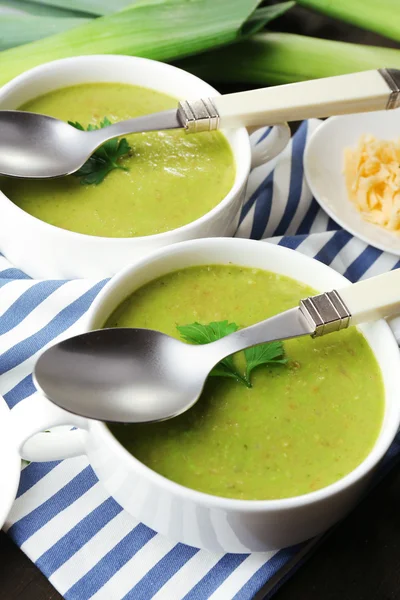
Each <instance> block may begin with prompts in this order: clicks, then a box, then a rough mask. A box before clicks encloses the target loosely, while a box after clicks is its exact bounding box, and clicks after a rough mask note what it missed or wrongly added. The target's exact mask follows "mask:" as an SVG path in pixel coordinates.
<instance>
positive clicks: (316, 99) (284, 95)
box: [203, 69, 400, 128]
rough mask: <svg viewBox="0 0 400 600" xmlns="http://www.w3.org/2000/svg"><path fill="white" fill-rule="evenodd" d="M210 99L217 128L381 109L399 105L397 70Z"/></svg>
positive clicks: (399, 91)
mask: <svg viewBox="0 0 400 600" xmlns="http://www.w3.org/2000/svg"><path fill="white" fill-rule="evenodd" d="M204 102H205V104H206V105H207V100H205V101H204ZM211 102H212V105H213V106H214V107H215V108H216V110H217V113H218V116H219V122H218V127H227V128H230V127H241V126H246V127H252V126H257V125H268V124H275V123H280V122H282V121H299V120H302V119H308V118H310V117H329V116H331V115H344V114H348V113H356V112H369V111H375V110H384V109H386V108H395V107H396V106H400V71H396V70H395V69H380V70H379V71H363V72H361V73H351V74H349V75H339V76H337V77H327V78H324V79H315V80H312V81H305V82H302V83H290V84H288V85H280V86H275V87H270V88H264V89H259V90H253V91H249V92H239V93H238V94H227V95H224V96H216V97H215V98H211ZM203 118H204V117H203ZM215 121H216V119H214V120H212V121H211V123H212V125H210V127H211V128H214V127H213V125H214V124H215Z"/></svg>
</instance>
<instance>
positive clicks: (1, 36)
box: [0, 14, 90, 50]
mask: <svg viewBox="0 0 400 600" xmlns="http://www.w3.org/2000/svg"><path fill="white" fill-rule="evenodd" d="M89 22H90V19H79V18H78V19H77V18H72V19H70V18H59V19H57V18H54V17H36V16H34V15H17V14H5V15H1V18H0V50H6V49H7V48H14V47H15V46H20V45H21V44H27V43H29V42H33V41H35V40H40V39H42V38H44V37H47V36H49V35H53V34H54V33H59V32H60V31H66V30H68V29H73V28H74V27H79V26H80V25H83V24H84V23H89Z"/></svg>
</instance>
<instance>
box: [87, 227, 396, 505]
mask: <svg viewBox="0 0 400 600" xmlns="http://www.w3.org/2000/svg"><path fill="white" fill-rule="evenodd" d="M207 243H220V244H232V243H234V244H236V245H240V244H241V245H243V247H244V246H245V245H249V244H251V245H254V244H257V245H259V244H263V245H264V244H266V243H265V242H259V241H256V240H248V239H240V238H212V239H200V240H190V241H185V242H180V243H177V244H172V245H170V246H168V247H167V248H162V249H160V250H157V251H154V252H153V253H152V254H151V255H149V256H148V257H145V258H143V259H142V260H140V261H138V262H136V263H135V264H134V265H130V266H128V267H125V268H124V269H122V270H121V271H120V272H119V273H118V274H116V275H115V276H114V277H113V278H112V280H111V281H110V282H108V283H107V284H106V286H105V287H104V288H103V290H102V292H100V294H99V296H98V297H97V298H96V300H95V301H94V303H93V305H92V307H91V309H90V311H89V314H88V321H87V323H86V326H87V329H91V328H92V327H91V323H92V321H94V320H95V318H96V313H97V311H98V309H99V307H101V305H102V304H103V302H104V300H105V299H106V298H107V297H108V296H109V295H110V294H111V292H112V289H113V288H114V285H115V284H117V283H118V282H120V281H122V280H125V279H128V278H129V277H130V275H131V274H132V273H134V272H135V271H136V269H139V268H141V267H143V266H144V265H147V264H149V263H151V262H152V261H154V260H157V259H158V258H159V257H161V256H165V255H166V254H170V253H173V252H176V250H177V249H178V248H179V249H180V250H182V251H183V252H184V251H185V249H187V248H190V247H191V248H195V247H199V248H201V247H204V246H205V245H206V244H207ZM272 247H273V248H274V249H275V250H274V251H278V252H279V253H281V254H282V263H284V262H285V261H290V260H291V259H292V258H293V253H295V254H296V255H300V256H301V260H302V261H304V264H305V266H307V268H308V269H310V270H312V269H315V266H316V263H317V264H318V265H319V268H321V267H322V268H323V269H324V270H326V271H330V272H331V274H332V279H333V278H335V279H336V283H335V285H336V286H338V284H340V283H341V284H342V285H345V284H346V283H350V282H349V280H348V279H347V278H345V277H344V276H343V275H341V274H340V273H338V272H337V271H334V270H333V269H331V268H330V267H328V266H327V265H324V264H323V263H319V261H316V260H315V259H313V258H311V257H308V256H306V255H303V254H300V253H299V252H297V251H294V250H292V249H290V248H285V247H283V246H275V245H273V246H272ZM216 264H218V263H217V261H216ZM173 271H174V268H171V270H170V272H173ZM166 272H168V271H166ZM277 272H278V273H279V268H278V269H277ZM300 281H302V279H300ZM378 324H379V326H380V330H379V336H385V337H386V342H385V343H386V346H387V349H388V352H389V353H393V359H394V360H396V359H397V363H398V365H397V369H400V353H399V348H398V345H397V342H396V340H395V338H394V335H393V333H392V331H391V329H390V327H389V325H388V324H387V323H386V321H384V320H380V321H379V322H377V323H376V325H378ZM395 357H396V358H395ZM392 402H393V401H392ZM385 405H386V399H385ZM385 413H386V410H385ZM91 423H92V425H91V426H92V427H94V428H95V429H96V430H97V433H98V434H100V436H102V437H103V439H104V442H105V443H107V444H110V445H111V446H112V448H113V449H114V451H115V452H116V453H119V454H120V456H121V457H122V458H123V459H124V460H127V461H131V463H132V461H133V463H132V464H134V465H135V469H136V470H139V471H141V472H142V474H143V475H144V476H147V477H149V478H151V479H153V481H155V482H156V483H157V482H158V484H159V485H160V486H161V487H164V488H167V489H168V490H169V491H170V492H171V493H174V494H177V495H179V496H180V497H182V498H183V499H184V498H185V497H186V498H188V499H191V500H192V501H194V502H197V503H199V504H201V505H206V506H213V507H215V508H221V509H224V510H232V511H238V512H240V511H246V512H255V513H257V512H263V511H265V510H268V509H269V510H287V509H290V508H294V507H299V506H307V505H309V504H312V503H314V502H317V501H320V500H323V499H326V498H329V497H332V496H334V495H336V494H339V493H340V492H342V491H343V490H345V489H347V488H350V487H351V486H352V485H353V484H355V483H356V482H358V481H359V480H360V479H361V478H362V477H363V476H365V475H367V474H368V473H369V472H370V471H371V470H372V469H373V468H374V467H375V466H376V465H377V463H378V462H379V461H380V460H381V458H382V457H383V456H384V454H385V453H386V451H387V450H388V448H389V446H390V445H391V443H392V442H393V440H394V438H395V435H396V432H397V430H398V427H399V424H400V401H398V402H397V405H396V418H395V419H393V420H392V421H391V422H390V423H389V424H388V425H386V428H385V431H383V422H382V426H381V430H380V433H379V435H378V438H377V440H376V441H375V443H374V445H373V447H372V449H371V450H370V452H369V453H368V455H367V456H366V457H365V459H364V460H363V461H362V462H361V463H360V464H359V465H358V466H357V467H356V468H355V469H353V470H352V471H351V472H350V473H348V474H347V475H345V476H344V477H343V478H341V479H339V480H337V481H335V482H334V483H332V484H330V485H328V486H325V487H323V488H321V489H319V490H316V491H315V492H310V493H307V494H303V495H300V496H293V497H290V498H282V499H276V500H240V499H233V498H224V497H222V496H214V495H212V494H207V493H204V492H200V491H197V490H193V489H191V488H188V487H186V486H183V485H180V484H178V483H175V482H174V481H171V480H170V479H167V478H166V477H164V476H163V475H160V474H159V473H156V472H155V471H153V470H152V469H150V468H149V467H147V466H146V465H145V464H143V463H142V462H141V461H139V460H138V459H137V458H135V457H134V456H133V455H132V454H130V452H129V451H128V450H126V449H125V448H124V446H123V445H122V444H121V443H120V442H119V441H118V440H117V439H116V438H115V437H114V436H113V434H112V433H111V432H110V430H109V429H108V428H107V426H106V425H105V423H101V422H99V421H92V422H91Z"/></svg>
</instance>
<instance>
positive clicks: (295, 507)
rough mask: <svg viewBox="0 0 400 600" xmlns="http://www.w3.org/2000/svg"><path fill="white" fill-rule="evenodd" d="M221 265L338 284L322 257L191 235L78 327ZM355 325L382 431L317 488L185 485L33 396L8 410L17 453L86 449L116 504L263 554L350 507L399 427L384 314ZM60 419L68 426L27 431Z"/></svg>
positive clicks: (98, 323) (128, 276)
mask: <svg viewBox="0 0 400 600" xmlns="http://www.w3.org/2000/svg"><path fill="white" fill-rule="evenodd" d="M231 263H232V264H236V265H241V266H247V267H253V268H261V269H266V270H270V271H274V272H276V273H280V274H283V275H287V276H289V277H292V278H294V279H296V280H298V281H301V282H303V283H305V284H307V285H309V286H312V287H314V288H316V289H318V290H320V291H329V290H332V289H334V288H336V289H339V288H340V287H343V286H344V285H346V284H347V283H348V281H347V280H346V279H345V278H344V277H342V276H341V275H339V274H338V273H336V272H335V271H333V270H332V269H331V268H329V267H327V266H325V265H324V264H322V263H320V262H318V261H316V260H314V259H311V258H308V257H306V256H304V255H302V254H300V253H299V252H295V251H293V250H289V249H287V248H283V247H280V246H275V245H273V244H269V243H265V242H256V241H251V240H243V239H229V238H219V239H209V240H193V241H189V242H184V243H181V244H175V245H173V246H170V247H168V248H164V249H163V250H161V251H157V252H156V253H153V254H152V255H151V256H150V257H147V258H146V259H143V260H141V261H140V262H138V263H137V264H136V265H134V266H131V267H128V268H126V269H124V270H123V271H122V272H120V273H118V274H117V275H116V276H115V277H114V278H113V279H111V281H110V282H109V283H108V284H107V285H106V286H105V287H104V289H103V291H102V292H101V293H100V294H99V296H98V297H97V299H96V300H95V302H94V304H93V305H92V308H91V310H90V311H89V314H88V317H87V320H86V322H85V323H84V325H83V326H82V330H83V331H88V330H90V329H96V328H99V327H102V326H103V325H104V322H105V320H106V319H107V317H108V316H109V315H110V314H111V313H112V311H113V310H114V309H115V308H116V307H117V306H118V305H119V304H120V303H121V302H122V301H123V300H124V299H125V298H126V297H127V296H129V295H130V294H131V293H132V292H134V291H135V290H136V289H138V288H139V287H140V286H142V285H144V284H146V283H147V282H149V281H151V280H152V279H154V278H157V277H159V276H161V275H163V274H166V273H169V272H171V271H174V270H176V269H181V268H184V267H188V266H192V265H206V264H231ZM359 329H360V331H362V333H363V334H364V336H365V338H366V339H367V341H368V343H369V345H370V347H371V349H372V351H373V352H374V354H375V356H376V359H377V361H378V363H379V365H380V368H381V370H382V376H383V381H384V386H385V412H384V419H383V424H382V428H381V431H380V434H379V437H378V439H377V440H376V443H375V444H374V446H373V448H372V450H371V452H370V453H369V454H368V456H367V457H366V458H365V460H364V461H363V462H362V463H361V464H360V465H359V466H358V467H357V468H356V469H354V471H352V472H351V473H349V474H348V475H346V476H345V477H343V478H342V479H340V480H339V481H337V482H335V483H333V484H332V485H329V486H328V487H325V488H323V489H320V490H318V491H315V492H311V493H309V494H306V495H303V496H298V497H294V498H285V499H283V500H265V501H248V500H232V499H228V498H221V497H216V496H212V495H208V494H204V493H201V492H198V491H195V490H192V489H188V488H186V487H183V486H181V485H179V484H177V483H174V482H172V481H169V480H168V479H166V478H165V477H163V476H161V475H159V474H157V473H155V472H154V471H152V470H151V469H149V468H148V467H147V466H145V465H144V464H142V463H141V462H140V461H139V460H137V459H136V458H134V457H133V456H131V454H129V452H128V451H127V450H125V449H124V448H123V446H122V445H121V444H120V443H119V442H118V441H117V440H116V439H115V438H114V437H113V435H112V434H111V433H110V431H109V430H108V428H107V426H106V425H105V424H104V423H101V422H98V421H92V420H86V419H84V418H81V417H77V416H74V415H72V414H70V413H67V412H65V411H63V410H61V409H59V408H58V407H56V406H55V405H53V404H52V403H51V402H49V401H48V400H46V399H45V398H43V397H41V396H39V395H37V396H36V398H28V399H27V400H23V401H22V402H20V403H19V404H18V405H17V406H16V407H15V408H14V409H13V410H12V411H11V414H12V415H13V417H14V422H15V424H16V426H15V429H16V431H15V436H16V438H17V441H18V445H19V448H20V452H21V454H22V456H24V457H25V458H28V459H30V460H55V459H59V458H64V457H66V456H75V455H78V454H86V455H87V456H88V459H89V461H90V463H91V465H92V467H93V469H94V471H95V472H96V475H97V476H98V478H99V480H100V481H101V482H102V484H103V485H104V486H105V487H106V489H107V490H108V492H109V493H110V494H111V495H112V496H113V497H114V498H115V499H116V500H117V501H118V502H119V503H120V505H121V506H122V507H123V508H125V509H126V510H127V511H128V512H129V513H131V514H132V515H133V516H134V517H136V518H137V519H139V520H140V521H142V522H143V523H145V524H146V525H148V526H149V527H151V528H153V529H155V530H156V531H158V532H160V533H163V534H165V535H166V536H168V537H170V538H171V539H173V540H177V541H180V542H183V543H186V544H190V545H193V546H197V547H200V548H205V549H208V550H212V551H227V552H258V551H266V550H270V549H275V548H280V547H283V546H287V545H290V544H294V543H297V542H300V541H302V540H305V539H307V538H310V537H312V536H315V535H317V534H319V533H321V532H322V531H324V530H326V529H327V528H328V527H330V526H331V525H332V524H333V523H335V522H336V521H338V520H339V519H340V518H342V517H343V516H344V515H345V514H346V513H347V512H348V511H349V510H350V509H351V508H352V507H353V506H354V504H355V503H356V502H357V500H358V499H359V498H360V496H361V495H362V493H363V491H364V490H365V487H366V486H367V484H368V482H369V480H370V477H371V475H372V473H373V471H374V469H375V467H376V465H377V464H378V463H379V461H380V459H381V458H382V456H383V455H384V453H385V452H386V450H387V449H388V447H389V445H390V444H391V442H392V441H393V439H394V437H395V435H396V432H397V429H398V426H399V422H400V398H399V394H398V373H399V371H400V359H399V351H398V347H397V344H396V341H395V338H394V336H393V334H392V332H391V330H390V328H389V326H388V325H387V323H386V322H384V321H378V322H375V323H371V324H368V325H363V326H362V327H359ZM62 424H64V425H75V426H76V427H77V428H78V429H77V430H75V431H68V432H61V433H58V432H53V433H51V434H48V433H47V434H43V433H39V434H38V435H35V436H34V437H31V436H32V435H33V434H35V433H37V432H40V431H43V430H44V429H47V428H48V427H52V426H56V425H62Z"/></svg>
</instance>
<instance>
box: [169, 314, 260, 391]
mask: <svg viewBox="0 0 400 600" xmlns="http://www.w3.org/2000/svg"><path fill="white" fill-rule="evenodd" d="M177 329H178V331H179V333H180V334H181V337H182V338H183V339H184V340H186V341H187V342H190V343H191V344H209V343H210V342H215V341H216V340H220V339H221V338H223V337H225V336H226V335H229V334H230V333H233V332H234V331H237V330H238V329H239V327H238V326H237V325H236V323H229V322H228V321H213V322H212V323H209V324H208V325H202V324H201V323H192V324H191V325H181V326H179V325H178V326H177ZM210 376H211V377H232V378H233V379H236V380H237V381H240V382H241V383H243V384H244V385H246V386H247V387H250V383H249V382H248V381H247V380H246V379H245V378H244V377H243V376H242V375H241V374H240V373H239V371H238V370H237V369H236V367H235V364H234V362H233V357H232V356H227V357H226V358H224V360H221V362H219V363H218V364H217V365H216V366H215V367H214V368H213V370H212V371H211V372H210Z"/></svg>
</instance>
